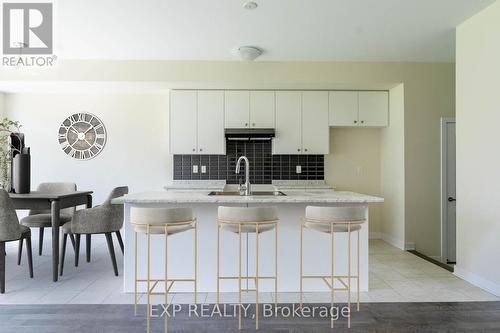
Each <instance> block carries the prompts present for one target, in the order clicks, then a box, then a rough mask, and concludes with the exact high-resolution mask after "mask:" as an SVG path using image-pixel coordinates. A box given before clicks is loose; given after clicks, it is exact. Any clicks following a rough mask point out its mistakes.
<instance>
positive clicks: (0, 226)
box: [0, 189, 33, 294]
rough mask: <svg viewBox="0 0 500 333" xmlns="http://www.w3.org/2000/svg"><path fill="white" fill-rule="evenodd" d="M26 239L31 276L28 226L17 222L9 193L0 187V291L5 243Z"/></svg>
mask: <svg viewBox="0 0 500 333" xmlns="http://www.w3.org/2000/svg"><path fill="white" fill-rule="evenodd" d="M21 239H26V252H27V254H28V265H29V272H30V277H31V278H33V260H32V256H31V232H30V228H28V227H25V226H22V225H20V224H19V220H18V219H17V214H16V210H15V209H14V206H13V205H12V201H11V199H10V198H9V194H8V193H7V192H5V190H4V189H0V293H2V294H3V293H5V243H6V242H11V241H16V240H21Z"/></svg>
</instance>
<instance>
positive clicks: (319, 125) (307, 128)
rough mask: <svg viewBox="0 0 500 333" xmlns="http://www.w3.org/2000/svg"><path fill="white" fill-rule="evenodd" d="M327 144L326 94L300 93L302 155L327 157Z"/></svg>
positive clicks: (319, 92)
mask: <svg viewBox="0 0 500 333" xmlns="http://www.w3.org/2000/svg"><path fill="white" fill-rule="evenodd" d="M329 143H330V127H329V126H328V92H327V91H304V92H302V153H303V154H314V155H327V154H328V153H329Z"/></svg>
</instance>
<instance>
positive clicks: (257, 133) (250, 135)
mask: <svg viewBox="0 0 500 333" xmlns="http://www.w3.org/2000/svg"><path fill="white" fill-rule="evenodd" d="M225 135H226V139H227V140H238V141H252V140H272V138H274V136H275V131H274V128H226V131H225Z"/></svg>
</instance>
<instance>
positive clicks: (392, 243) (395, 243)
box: [382, 233, 405, 250]
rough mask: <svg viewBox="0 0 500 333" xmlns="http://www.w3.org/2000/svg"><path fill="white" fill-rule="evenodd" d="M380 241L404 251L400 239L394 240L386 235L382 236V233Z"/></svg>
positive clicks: (402, 242)
mask: <svg viewBox="0 0 500 333" xmlns="http://www.w3.org/2000/svg"><path fill="white" fill-rule="evenodd" d="M382 239H383V240H384V241H385V242H387V243H389V244H391V245H392V246H395V247H397V248H398V249H401V250H404V249H405V246H404V241H403V240H401V239H397V238H394V237H392V236H389V235H388V234H384V233H383V234H382Z"/></svg>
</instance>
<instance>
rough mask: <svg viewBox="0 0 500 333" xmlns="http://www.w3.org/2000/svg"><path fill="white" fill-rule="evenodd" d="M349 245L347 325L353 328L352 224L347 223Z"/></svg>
mask: <svg viewBox="0 0 500 333" xmlns="http://www.w3.org/2000/svg"><path fill="white" fill-rule="evenodd" d="M347 233H348V239H347V247H348V248H349V249H348V264H347V279H348V280H347V307H348V308H349V317H347V327H348V328H351V224H350V223H349V224H348V225H347Z"/></svg>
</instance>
